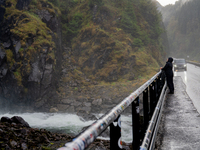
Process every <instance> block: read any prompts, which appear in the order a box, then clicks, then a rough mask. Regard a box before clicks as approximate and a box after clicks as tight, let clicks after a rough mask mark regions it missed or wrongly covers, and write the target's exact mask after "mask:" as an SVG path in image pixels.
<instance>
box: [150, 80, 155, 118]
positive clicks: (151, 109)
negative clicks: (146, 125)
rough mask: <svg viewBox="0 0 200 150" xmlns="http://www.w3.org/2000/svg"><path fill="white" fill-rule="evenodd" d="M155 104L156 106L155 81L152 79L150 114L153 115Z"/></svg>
mask: <svg viewBox="0 0 200 150" xmlns="http://www.w3.org/2000/svg"><path fill="white" fill-rule="evenodd" d="M155 106H156V97H155V82H154V81H153V82H152V84H151V86H150V116H152V115H153V112H154V108H155Z"/></svg>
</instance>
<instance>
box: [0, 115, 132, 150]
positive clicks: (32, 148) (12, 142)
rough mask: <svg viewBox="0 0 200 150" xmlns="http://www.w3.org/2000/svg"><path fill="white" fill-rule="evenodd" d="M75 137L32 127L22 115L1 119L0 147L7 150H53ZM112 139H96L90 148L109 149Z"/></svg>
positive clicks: (127, 148) (125, 146)
mask: <svg viewBox="0 0 200 150" xmlns="http://www.w3.org/2000/svg"><path fill="white" fill-rule="evenodd" d="M73 138H74V137H73V136H71V135H67V134H61V133H54V132H50V131H47V130H46V129H37V128H31V127H30V126H29V124H28V123H27V122H26V121H25V120H24V119H23V118H22V117H20V116H13V117H12V118H8V117H2V118H1V120H0V148H1V149H6V150H15V149H17V150H53V149H57V148H59V147H62V146H64V144H65V143H67V142H69V141H71V140H72V139H73ZM123 146H124V150H130V149H131V146H130V145H129V144H126V143H123ZM109 149H110V141H109V140H101V139H96V140H95V141H94V143H92V144H91V145H90V146H89V148H88V150H109Z"/></svg>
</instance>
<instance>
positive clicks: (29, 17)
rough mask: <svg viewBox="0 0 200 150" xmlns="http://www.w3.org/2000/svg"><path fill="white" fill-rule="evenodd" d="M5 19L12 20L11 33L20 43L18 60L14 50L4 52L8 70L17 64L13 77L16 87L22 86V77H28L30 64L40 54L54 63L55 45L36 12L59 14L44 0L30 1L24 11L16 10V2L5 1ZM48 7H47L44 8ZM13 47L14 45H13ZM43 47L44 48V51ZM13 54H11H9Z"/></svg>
mask: <svg viewBox="0 0 200 150" xmlns="http://www.w3.org/2000/svg"><path fill="white" fill-rule="evenodd" d="M6 3H7V5H8V6H10V7H6V14H5V17H6V18H7V19H9V18H12V22H11V24H10V26H11V30H10V31H11V33H12V35H13V36H14V37H15V38H16V39H18V40H19V41H20V44H21V48H20V49H19V51H18V53H19V56H20V58H16V55H17V54H15V53H14V50H9V49H8V50H6V54H7V61H8V65H9V68H11V67H12V66H13V65H15V64H17V69H16V70H17V71H16V72H14V75H15V77H16V79H17V82H18V85H20V86H22V80H23V77H25V76H28V75H29V74H30V72H31V63H33V62H34V60H35V58H37V57H39V56H40V53H46V54H47V58H46V60H47V61H48V60H49V59H51V60H52V61H54V62H56V61H55V54H54V53H55V52H54V51H55V43H54V42H53V41H52V34H53V32H52V31H51V30H50V29H49V28H48V27H47V25H46V24H45V23H44V22H43V21H42V20H41V19H40V18H39V16H38V15H37V11H38V10H42V9H46V10H48V12H50V13H51V15H54V16H55V15H56V12H55V11H57V12H59V11H58V9H56V8H55V6H54V5H52V4H51V3H49V2H48V1H45V0H39V1H32V2H31V4H30V5H29V7H28V8H27V9H26V10H18V9H16V4H17V0H8V1H6ZM47 5H48V7H46V6H47ZM14 47H15V45H14ZM44 47H46V48H47V49H46V48H45V49H44ZM11 53H13V54H11Z"/></svg>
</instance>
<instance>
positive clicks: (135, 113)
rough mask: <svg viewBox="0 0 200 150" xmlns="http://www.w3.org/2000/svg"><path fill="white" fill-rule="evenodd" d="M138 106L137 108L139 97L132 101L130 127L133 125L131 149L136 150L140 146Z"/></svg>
mask: <svg viewBox="0 0 200 150" xmlns="http://www.w3.org/2000/svg"><path fill="white" fill-rule="evenodd" d="M139 113H140V108H139V97H137V98H136V100H135V101H133V102H132V127H133V129H132V130H133V142H132V147H133V150H137V149H138V148H139V146H140V134H139V125H140V120H139V119H140V116H139Z"/></svg>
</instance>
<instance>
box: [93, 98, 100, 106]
mask: <svg viewBox="0 0 200 150" xmlns="http://www.w3.org/2000/svg"><path fill="white" fill-rule="evenodd" d="M92 104H93V105H101V104H102V99H96V100H93V101H92Z"/></svg>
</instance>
